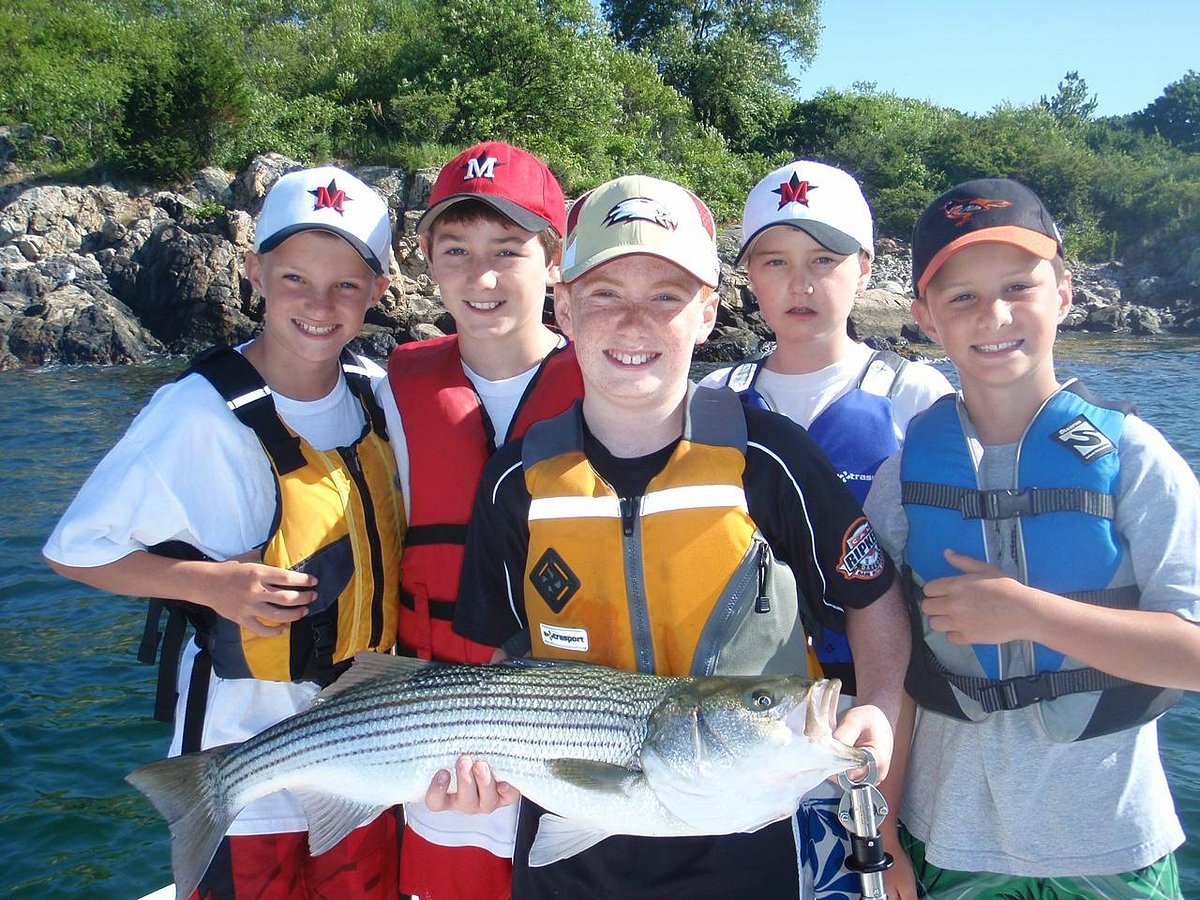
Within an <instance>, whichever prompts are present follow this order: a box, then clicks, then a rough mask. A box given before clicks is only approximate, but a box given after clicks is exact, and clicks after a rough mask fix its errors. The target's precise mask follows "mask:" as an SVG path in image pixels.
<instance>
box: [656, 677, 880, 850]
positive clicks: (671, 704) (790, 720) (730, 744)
mask: <svg viewBox="0 0 1200 900" xmlns="http://www.w3.org/2000/svg"><path fill="white" fill-rule="evenodd" d="M840 692H841V682H840V681H838V680H836V679H832V680H820V681H812V680H809V679H807V678H803V677H801V676H792V675H775V676H729V677H714V678H697V679H690V680H688V681H685V682H682V683H681V684H680V686H679V687H678V688H677V689H676V690H674V691H673V692H671V694H669V695H668V696H667V697H666V698H665V699H664V700H663V701H662V703H660V704H659V705H658V707H657V708H656V709H655V710H654V712H653V713H652V714H651V716H650V720H649V728H648V731H647V735H646V739H645V741H644V742H643V744H642V750H641V765H642V769H643V771H644V772H645V774H646V779H647V782H648V783H649V785H650V787H651V789H652V790H653V791H654V793H655V795H656V796H657V798H658V800H659V801H660V802H661V803H662V804H663V805H664V806H665V807H667V809H669V810H670V811H671V812H672V813H673V814H674V815H675V816H677V817H678V818H680V819H682V820H683V821H685V822H687V823H688V824H689V825H691V826H693V827H695V828H696V829H697V831H696V833H697V834H722V833H729V832H734V831H752V830H754V829H755V828H758V827H761V826H763V825H766V824H768V823H770V822H773V821H775V820H777V819H781V818H784V817H785V816H788V815H791V813H792V812H794V811H795V809H796V807H797V805H798V804H799V802H800V798H801V797H803V796H804V794H806V793H808V792H809V791H810V790H812V789H813V788H814V787H816V786H817V785H818V784H819V783H820V782H821V781H823V780H824V779H825V778H827V777H829V776H830V775H833V774H835V773H837V772H842V771H845V770H847V769H852V768H856V767H858V766H861V765H863V764H864V762H865V759H866V756H865V754H864V752H863V751H862V750H858V749H856V748H854V747H850V746H848V745H846V744H844V743H842V742H841V741H838V740H836V739H835V738H834V737H833V733H832V722H833V715H834V712H835V710H836V708H837V699H838V695H839V694H840ZM706 829H715V830H706Z"/></svg>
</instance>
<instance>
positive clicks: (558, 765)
mask: <svg viewBox="0 0 1200 900" xmlns="http://www.w3.org/2000/svg"><path fill="white" fill-rule="evenodd" d="M546 765H547V768H549V769H550V773H551V774H552V775H554V776H555V777H556V778H560V779H562V780H563V781H565V782H567V783H568V784H573V785H575V786H576V787H580V788H584V789H586V790H589V791H597V792H599V793H602V794H628V793H629V788H630V786H631V783H632V780H634V779H639V778H644V777H645V776H644V775H643V774H642V773H641V771H639V770H637V769H629V768H626V767H625V766H615V765H613V764H611V763H604V762H596V761H594V760H590V759H552V760H550V761H549V762H548V763H547V764H546Z"/></svg>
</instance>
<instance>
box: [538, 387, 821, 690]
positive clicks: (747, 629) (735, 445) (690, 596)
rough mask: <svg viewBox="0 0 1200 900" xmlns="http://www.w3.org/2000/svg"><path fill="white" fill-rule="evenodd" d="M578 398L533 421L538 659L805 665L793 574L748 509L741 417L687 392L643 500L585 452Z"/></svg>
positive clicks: (649, 666) (634, 664) (730, 406)
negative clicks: (681, 420)
mask: <svg viewBox="0 0 1200 900" xmlns="http://www.w3.org/2000/svg"><path fill="white" fill-rule="evenodd" d="M582 428H583V425H582V416H581V412H580V408H579V406H578V405H577V406H576V407H574V408H573V409H571V410H569V411H568V412H566V413H564V414H563V415H561V416H558V417H556V418H554V419H551V420H548V421H546V422H541V423H538V424H537V425H534V426H533V427H532V428H531V429H530V431H529V433H528V435H527V436H526V438H525V441H524V445H523V449H522V456H523V464H524V470H525V482H526V486H527V488H528V490H529V494H530V497H531V503H530V510H529V554H528V561H527V565H526V570H525V580H524V585H525V591H524V598H523V599H524V604H525V615H526V621H527V622H528V623H529V628H530V640H531V644H532V652H533V655H534V656H537V657H555V658H562V659H574V660H586V661H591V662H598V663H602V664H604V665H609V666H614V667H616V668H621V669H626V670H631V671H643V672H654V673H657V674H660V675H683V674H714V673H720V674H735V673H741V674H751V673H755V674H757V673H763V672H768V671H770V672H803V671H805V667H806V662H805V655H806V654H805V634H804V629H803V626H802V623H801V619H800V614H799V604H798V599H797V591H796V583H795V579H794V577H793V576H792V573H791V572H790V570H788V569H787V568H786V567H785V566H783V565H782V564H780V563H778V562H777V561H776V560H775V559H774V557H773V555H772V553H771V550H770V547H769V546H768V545H767V542H766V541H765V540H764V539H763V537H762V535H761V534H759V532H758V529H757V528H756V526H755V524H754V521H753V520H752V519H751V518H750V513H749V511H748V509H747V505H746V495H745V491H744V489H743V485H742V474H743V471H744V469H745V462H746V460H745V449H746V420H745V415H744V413H743V411H742V407H741V403H740V401H739V400H738V398H737V396H736V395H735V394H734V393H732V392H731V391H725V390H720V391H714V390H709V389H699V390H696V389H693V390H692V391H691V393H690V395H689V398H688V407H687V414H686V420H685V426H684V433H683V437H682V439H681V440H680V442H679V444H678V446H677V447H676V448H675V450H674V452H673V453H672V455H671V457H670V459H669V461H668V462H667V464H666V466H665V467H664V468H663V471H661V472H660V473H659V474H658V475H656V476H655V477H654V478H653V479H652V480H651V481H650V484H649V485H648V487H647V489H646V491H645V493H644V494H643V495H642V496H641V497H618V496H617V494H616V493H615V492H614V491H613V489H612V488H611V487H610V486H609V485H608V484H607V483H606V482H605V481H604V480H603V479H602V478H601V477H600V476H599V475H597V473H596V471H595V470H594V469H593V468H592V466H591V464H590V463H589V461H588V459H587V457H586V456H585V454H584V452H583V431H582Z"/></svg>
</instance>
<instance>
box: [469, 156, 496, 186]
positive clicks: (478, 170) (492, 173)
mask: <svg viewBox="0 0 1200 900" xmlns="http://www.w3.org/2000/svg"><path fill="white" fill-rule="evenodd" d="M496 165H497V161H496V157H494V156H482V155H480V156H477V157H475V158H474V159H468V160H467V167H466V174H464V175H463V181H474V180H475V179H476V178H487V179H490V180H492V181H495V180H496Z"/></svg>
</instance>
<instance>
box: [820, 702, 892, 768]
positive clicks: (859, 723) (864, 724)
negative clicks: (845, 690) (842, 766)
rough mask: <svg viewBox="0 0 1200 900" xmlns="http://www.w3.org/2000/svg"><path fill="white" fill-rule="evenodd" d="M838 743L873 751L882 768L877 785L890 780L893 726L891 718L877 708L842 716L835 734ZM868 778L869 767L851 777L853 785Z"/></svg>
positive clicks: (859, 709)
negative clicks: (888, 774)
mask: <svg viewBox="0 0 1200 900" xmlns="http://www.w3.org/2000/svg"><path fill="white" fill-rule="evenodd" d="M833 737H834V740H838V741H841V742H842V743H844V744H849V745H850V746H851V747H858V748H860V749H865V750H870V751H871V753H873V754H874V756H875V762H876V764H877V765H878V768H879V774H878V777H877V778H876V779H875V780H876V781H883V779H885V778H887V773H888V766H889V764H890V763H891V759H892V726H891V723H890V722H888V720H887V716H885V715H884V714H883V710H881V709H880V708H879V707H877V706H852V707H850V708H849V709H848V710H846V712H845V713H843V715H842V719H841V721H840V722H838V723H837V727H836V728H834V730H833ZM867 776H868V767H866V766H863V767H861V768H858V769H855V770H853V771H852V772H849V773H847V777H848V778H849V779H850V780H851V781H862V780H863V779H864V778H866V777H867Z"/></svg>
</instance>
